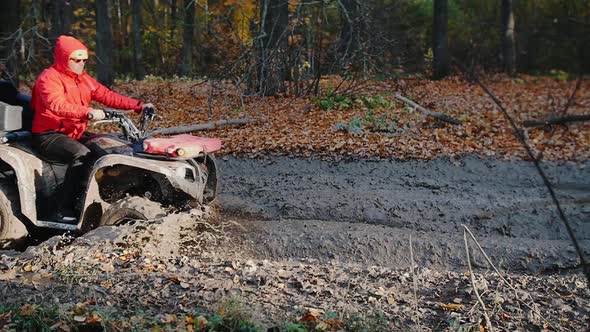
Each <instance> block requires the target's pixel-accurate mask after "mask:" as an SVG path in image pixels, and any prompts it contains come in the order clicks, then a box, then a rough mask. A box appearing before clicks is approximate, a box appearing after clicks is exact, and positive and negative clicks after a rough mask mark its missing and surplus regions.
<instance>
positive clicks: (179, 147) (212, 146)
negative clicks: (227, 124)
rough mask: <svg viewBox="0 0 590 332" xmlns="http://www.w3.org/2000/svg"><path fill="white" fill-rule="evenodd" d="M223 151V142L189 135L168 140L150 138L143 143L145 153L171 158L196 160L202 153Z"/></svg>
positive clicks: (176, 136) (172, 137)
mask: <svg viewBox="0 0 590 332" xmlns="http://www.w3.org/2000/svg"><path fill="white" fill-rule="evenodd" d="M219 149H221V140H220V139H217V138H207V137H198V136H193V135H188V134H183V135H175V136H171V137H168V138H148V139H146V140H145V141H143V150H144V153H149V154H158V155H165V156H171V157H182V158H195V157H197V156H199V155H200V154H201V153H212V152H215V151H218V150H219Z"/></svg>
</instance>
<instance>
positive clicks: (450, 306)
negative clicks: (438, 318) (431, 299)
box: [436, 302, 465, 310]
mask: <svg viewBox="0 0 590 332" xmlns="http://www.w3.org/2000/svg"><path fill="white" fill-rule="evenodd" d="M436 305H438V306H439V307H441V308H444V309H447V310H461V309H463V308H464V307H465V306H464V305H462V304H456V303H446V304H445V303H441V302H439V303H437V304H436Z"/></svg>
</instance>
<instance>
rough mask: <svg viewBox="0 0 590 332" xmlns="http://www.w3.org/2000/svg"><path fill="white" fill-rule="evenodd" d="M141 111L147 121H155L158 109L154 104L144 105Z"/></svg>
mask: <svg viewBox="0 0 590 332" xmlns="http://www.w3.org/2000/svg"><path fill="white" fill-rule="evenodd" d="M141 110H142V112H143V114H144V115H145V117H146V118H147V119H150V120H153V119H154V118H155V117H156V108H155V107H154V104H152V103H147V104H143V106H142V107H141Z"/></svg>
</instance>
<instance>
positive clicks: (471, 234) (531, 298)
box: [461, 224, 555, 323]
mask: <svg viewBox="0 0 590 332" xmlns="http://www.w3.org/2000/svg"><path fill="white" fill-rule="evenodd" d="M461 226H463V229H464V231H466V232H467V234H469V236H470V237H471V239H472V240H473V242H474V243H475V245H476V246H477V248H478V249H479V252H480V253H481V254H482V255H483V257H484V258H485V259H486V261H487V262H488V264H489V265H490V266H491V267H492V268H493V269H494V271H496V273H497V274H498V276H499V277H500V279H501V280H502V281H504V283H506V284H507V285H508V287H510V289H512V290H513V291H514V293H515V294H516V295H517V296H516V300H517V302H519V303H522V304H524V305H525V306H526V307H527V308H529V309H531V310H532V311H533V312H534V313H536V314H537V315H539V317H543V316H542V315H541V312H540V311H539V310H537V309H536V308H535V300H534V299H533V297H532V296H531V294H530V293H528V292H524V291H520V293H522V294H524V295H526V296H528V297H529V298H530V300H531V302H532V303H533V305H532V306H530V305H529V304H527V303H526V302H524V301H521V300H520V299H519V298H518V293H519V290H518V289H516V288H514V286H512V284H511V283H510V281H508V280H507V279H506V278H504V276H503V275H502V273H501V272H500V271H499V270H498V268H496V265H494V263H492V260H491V259H490V257H489V256H488V255H487V254H486V252H485V251H484V250H483V248H482V247H481V245H480V244H479V241H477V239H476V238H475V236H474V235H473V233H472V232H471V230H470V229H469V227H467V226H466V225H464V224H461ZM551 318H553V319H555V317H551ZM541 319H542V318H541ZM543 321H544V322H546V323H549V322H548V321H546V320H543Z"/></svg>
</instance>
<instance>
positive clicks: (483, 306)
mask: <svg viewBox="0 0 590 332" xmlns="http://www.w3.org/2000/svg"><path fill="white" fill-rule="evenodd" d="M463 241H465V253H466V254H467V266H468V267H469V277H471V285H472V286H473V292H474V293H475V297H477V301H478V302H479V304H480V305H481V307H482V309H483V316H484V317H485V319H486V326H487V327H488V331H490V332H493V331H494V328H493V327H492V322H491V321H490V317H489V316H488V313H487V309H486V305H485V303H483V300H482V299H481V297H480V296H479V291H478V290H477V285H476V284H475V276H474V274H473V269H472V268H471V257H469V244H467V232H466V231H463Z"/></svg>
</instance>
